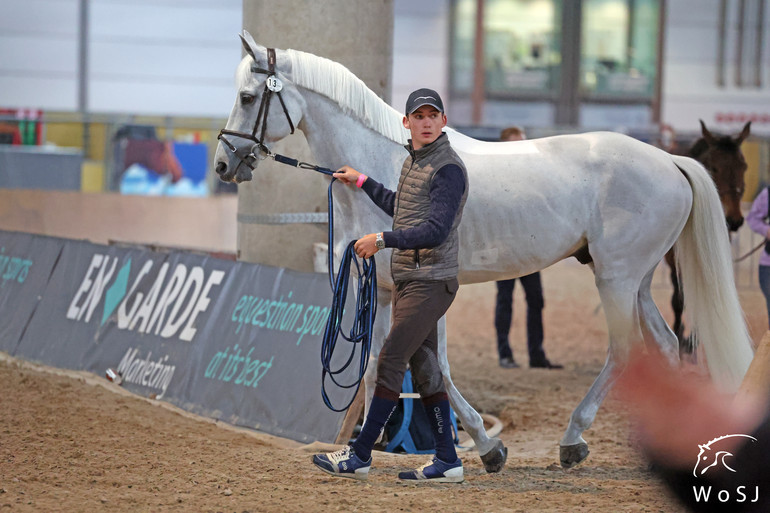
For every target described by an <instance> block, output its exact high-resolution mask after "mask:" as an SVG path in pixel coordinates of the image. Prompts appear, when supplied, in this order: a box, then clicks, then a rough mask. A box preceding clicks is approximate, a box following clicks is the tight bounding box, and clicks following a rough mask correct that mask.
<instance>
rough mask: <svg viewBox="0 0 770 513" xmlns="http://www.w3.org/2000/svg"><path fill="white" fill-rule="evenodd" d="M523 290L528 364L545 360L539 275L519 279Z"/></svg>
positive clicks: (533, 274) (541, 291) (542, 304)
mask: <svg viewBox="0 0 770 513" xmlns="http://www.w3.org/2000/svg"><path fill="white" fill-rule="evenodd" d="M519 280H520V281H521V286H522V287H523V288H524V297H525V298H526V301H527V349H528V350H529V361H530V362H542V361H543V360H545V351H544V350H543V306H544V301H543V286H542V284H541V282H540V273H532V274H528V275H527V276H522V277H521V278H519Z"/></svg>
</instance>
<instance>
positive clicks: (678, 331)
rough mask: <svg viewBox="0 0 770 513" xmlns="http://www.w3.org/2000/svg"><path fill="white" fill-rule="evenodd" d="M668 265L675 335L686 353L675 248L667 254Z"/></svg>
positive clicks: (680, 288) (681, 349)
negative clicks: (671, 288)
mask: <svg viewBox="0 0 770 513" xmlns="http://www.w3.org/2000/svg"><path fill="white" fill-rule="evenodd" d="M665 260H666V263H667V264H668V267H669V270H670V276H671V286H672V287H673V289H674V291H673V292H672V293H671V309H672V310H673V311H674V326H673V329H674V334H675V335H676V338H677V340H678V341H679V347H680V351H686V348H687V347H688V345H687V342H686V340H685V338H684V322H682V312H684V294H683V293H682V284H681V283H679V275H678V274H677V270H676V262H675V260H674V250H673V248H672V249H670V250H668V253H666V258H665Z"/></svg>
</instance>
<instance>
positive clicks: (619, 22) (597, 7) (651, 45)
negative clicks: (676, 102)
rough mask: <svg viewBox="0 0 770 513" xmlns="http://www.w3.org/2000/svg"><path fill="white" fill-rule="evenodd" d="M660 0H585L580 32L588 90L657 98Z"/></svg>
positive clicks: (582, 82)
mask: <svg viewBox="0 0 770 513" xmlns="http://www.w3.org/2000/svg"><path fill="white" fill-rule="evenodd" d="M658 9H659V1H658V0H585V1H584V3H583V26H582V37H581V46H582V48H581V59H580V61H581V62H580V64H581V73H580V76H581V79H580V86H581V91H582V92H583V94H584V95H585V96H587V97H589V98H591V97H602V96H608V97H630V98H637V99H645V98H646V99H649V98H652V95H653V92H654V85H655V70H656V60H657V42H658Z"/></svg>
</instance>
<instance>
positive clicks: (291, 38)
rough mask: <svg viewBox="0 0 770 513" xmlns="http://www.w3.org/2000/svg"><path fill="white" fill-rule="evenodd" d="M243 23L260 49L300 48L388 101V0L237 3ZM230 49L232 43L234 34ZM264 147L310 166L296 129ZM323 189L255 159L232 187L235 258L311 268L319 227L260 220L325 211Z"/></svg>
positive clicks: (307, 175)
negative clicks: (250, 171) (249, 172)
mask: <svg viewBox="0 0 770 513" xmlns="http://www.w3.org/2000/svg"><path fill="white" fill-rule="evenodd" d="M243 26H244V28H245V29H246V30H248V31H249V32H250V33H251V35H252V36H254V40H255V41H256V42H257V43H259V44H261V45H263V46H265V47H274V48H281V49H286V48H292V49H294V50H302V51H306V52H310V53H313V54H315V55H319V56H321V57H326V58H328V59H331V60H334V61H337V62H339V63H341V64H343V65H344V66H346V67H347V68H348V69H349V70H351V71H352V72H353V73H355V74H356V76H358V77H359V78H360V79H361V80H363V81H364V82H365V83H366V84H367V85H368V86H369V87H370V88H371V89H372V90H373V91H374V92H375V93H377V94H378V95H379V96H380V97H381V98H383V99H384V100H385V101H389V99H390V98H389V95H390V91H391V69H392V61H393V0H377V1H375V0H367V1H366V2H363V1H360V0H323V1H318V0H280V1H278V0H243ZM233 44H240V42H239V41H238V40H237V38H236V37H235V34H234V35H233ZM279 66H280V63H279ZM233 94H234V93H233ZM272 150H273V151H275V152H276V153H281V154H283V155H288V156H291V157H293V158H297V159H299V160H303V161H305V162H311V163H316V161H315V159H314V157H313V155H312V154H311V152H310V149H309V148H308V145H307V142H306V141H305V137H304V135H303V134H302V133H301V132H299V131H297V132H296V133H295V135H293V136H289V137H287V138H286V139H284V140H283V141H281V142H280V143H278V144H276V145H275V146H274V147H273V148H272ZM343 164H345V162H337V163H332V164H331V167H335V166H342V165H343ZM327 184H328V179H326V178H325V177H324V176H322V175H320V174H317V173H314V172H312V171H307V170H301V169H295V168H291V167H289V166H286V165H283V164H277V163H275V162H269V161H263V162H261V163H260V164H259V167H258V168H257V171H256V172H255V173H254V180H253V181H252V182H249V183H246V184H241V185H239V186H238V255H239V259H241V260H244V261H248V262H256V263H261V264H266V265H274V266H279V267H286V268H289V269H294V270H299V271H312V270H313V244H314V243H316V242H326V240H327V225H326V224H325V223H312V222H310V223H307V222H300V223H285V224H268V223H269V222H271V221H272V220H273V219H274V216H275V214H282V213H326V212H327V198H326V186H327Z"/></svg>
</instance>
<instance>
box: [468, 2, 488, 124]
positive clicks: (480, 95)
mask: <svg viewBox="0 0 770 513" xmlns="http://www.w3.org/2000/svg"><path fill="white" fill-rule="evenodd" d="M484 88H485V77H484V0H476V34H475V37H474V41H473V94H472V96H471V104H472V106H473V111H472V114H471V121H472V122H473V124H474V125H480V124H481V123H482V120H483V119H484V97H485V94H484Z"/></svg>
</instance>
